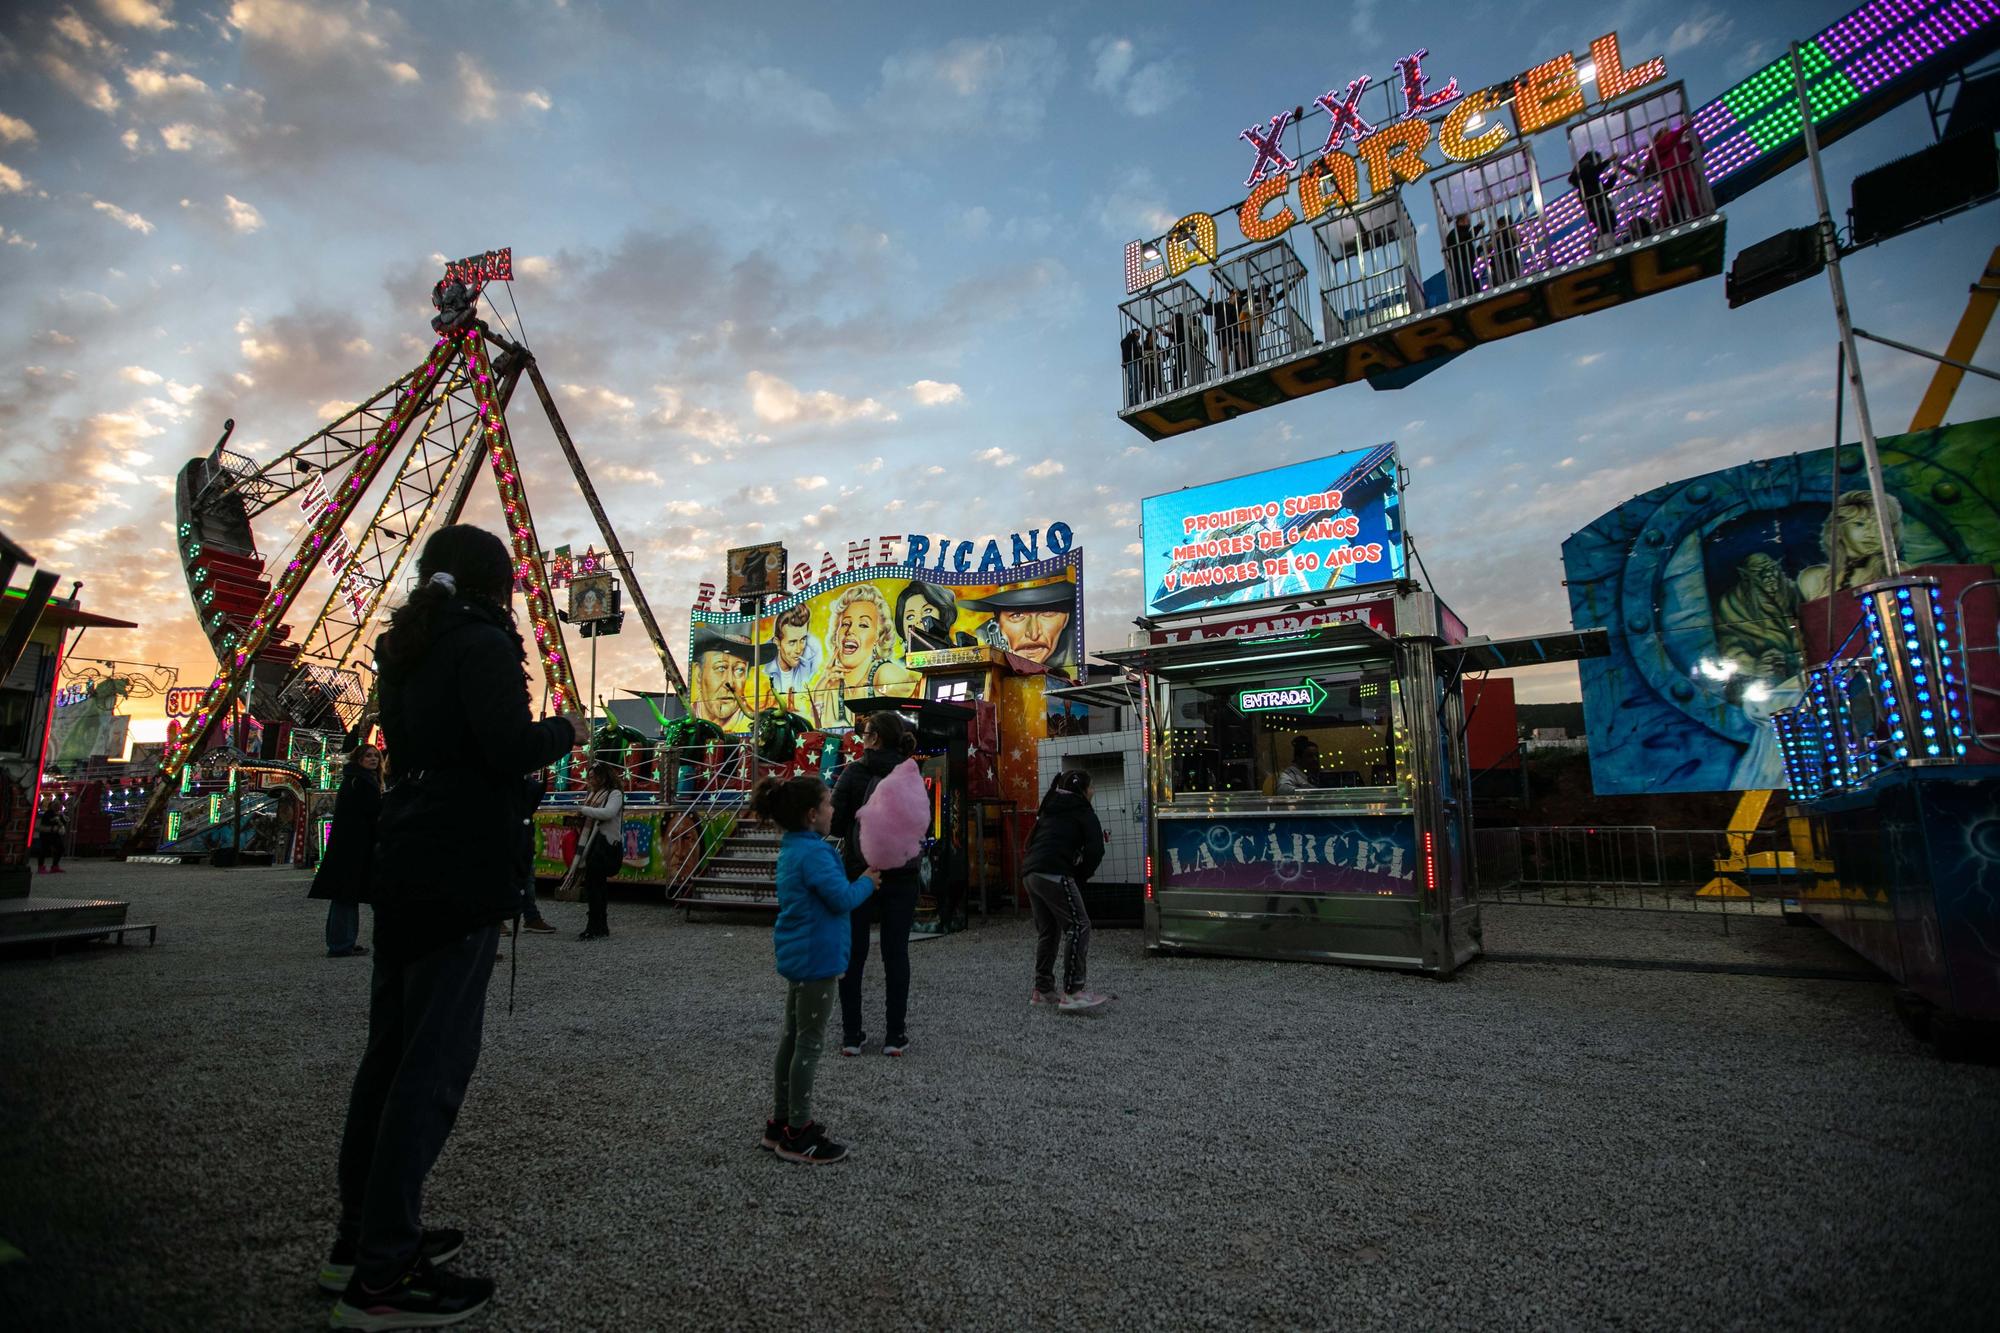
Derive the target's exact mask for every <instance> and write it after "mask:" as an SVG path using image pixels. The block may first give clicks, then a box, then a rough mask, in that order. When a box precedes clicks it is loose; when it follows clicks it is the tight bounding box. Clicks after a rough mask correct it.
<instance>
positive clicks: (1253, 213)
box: [1236, 171, 1299, 241]
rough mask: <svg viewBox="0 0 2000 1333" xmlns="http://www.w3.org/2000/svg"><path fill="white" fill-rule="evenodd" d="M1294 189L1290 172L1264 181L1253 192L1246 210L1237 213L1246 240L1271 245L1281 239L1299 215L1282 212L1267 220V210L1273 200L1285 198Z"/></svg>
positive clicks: (1282, 209) (1244, 207)
mask: <svg viewBox="0 0 2000 1333" xmlns="http://www.w3.org/2000/svg"><path fill="white" fill-rule="evenodd" d="M1291 188H1292V178H1291V175H1290V173H1288V172H1283V171H1281V172H1279V173H1278V174H1277V175H1275V176H1273V177H1271V178H1270V179H1269V180H1266V181H1262V182H1260V183H1259V184H1258V186H1257V188H1256V189H1254V190H1252V191H1250V197H1249V198H1248V199H1245V200H1244V201H1243V207H1241V208H1239V209H1237V210H1236V225H1237V227H1238V228H1240V229H1241V230H1242V232H1243V236H1244V239H1246V240H1251V241H1268V240H1271V239H1273V238H1274V237H1278V236H1282V235H1284V234H1285V233H1286V232H1287V231H1289V230H1290V229H1291V226H1292V224H1293V223H1295V222H1297V221H1298V220H1299V219H1298V215H1297V214H1295V213H1293V212H1292V210H1291V208H1290V207H1285V208H1281V209H1279V210H1278V212H1277V214H1276V216H1274V217H1269V218H1267V217H1265V216H1264V210H1265V209H1266V208H1267V207H1269V206H1270V203H1271V201H1272V200H1273V199H1282V198H1284V197H1285V191H1287V190H1289V189H1291Z"/></svg>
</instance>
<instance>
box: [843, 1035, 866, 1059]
mask: <svg viewBox="0 0 2000 1333" xmlns="http://www.w3.org/2000/svg"><path fill="white" fill-rule="evenodd" d="M867 1044H868V1038H867V1037H862V1038H861V1039H860V1040H859V1041H848V1042H842V1043H841V1045H840V1053H841V1054H842V1055H859V1054H861V1048H862V1047H864V1046H866V1045H867Z"/></svg>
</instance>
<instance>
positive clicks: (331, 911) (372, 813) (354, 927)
mask: <svg viewBox="0 0 2000 1333" xmlns="http://www.w3.org/2000/svg"><path fill="white" fill-rule="evenodd" d="M381 810H382V752H381V751H380V750H378V749H376V748H375V747H374V746H372V745H357V746H355V747H354V749H353V750H351V751H349V752H348V756H347V767H346V769H345V770H344V771H343V772H342V773H341V775H340V791H339V794H337V795H336V796H335V797H334V798H333V828H332V831H331V832H330V833H329V834H328V835H327V844H326V848H325V850H324V851H322V853H321V854H320V858H319V870H318V871H317V872H316V873H315V874H314V875H313V882H312V892H311V893H310V894H308V895H307V896H308V897H312V898H324V899H328V900H329V901H328V902H327V905H326V956H327V957H328V958H359V957H361V956H362V955H364V954H366V953H367V952H368V950H367V949H366V948H364V947H363V946H361V945H360V944H358V943H356V941H357V940H358V939H359V938H360V935H361V904H363V903H365V902H367V901H368V899H369V896H370V894H369V876H370V874H371V873H372V871H373V869H374V864H375V820H376V817H377V816H378V815H379V814H380V813H381Z"/></svg>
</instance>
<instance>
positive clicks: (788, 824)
mask: <svg viewBox="0 0 2000 1333" xmlns="http://www.w3.org/2000/svg"><path fill="white" fill-rule="evenodd" d="M825 799H826V784H825V783H824V782H821V781H820V780H819V779H818V778H816V777H813V776H812V775H810V774H807V775H805V776H803V777H796V778H781V777H778V776H776V775H775V774H772V775H769V776H766V777H762V778H759V779H757V785H756V786H755V787H753V788H752V789H751V791H750V812H751V813H752V814H754V815H756V816H757V817H758V818H760V819H768V820H770V821H771V822H772V823H773V824H776V825H777V826H778V827H779V828H782V829H784V830H786V831H787V832H791V833H796V832H798V831H799V830H800V829H802V828H804V827H805V826H806V819H807V817H809V816H810V815H811V814H812V812H813V811H815V810H817V809H819V806H820V802H821V801H824V800H825Z"/></svg>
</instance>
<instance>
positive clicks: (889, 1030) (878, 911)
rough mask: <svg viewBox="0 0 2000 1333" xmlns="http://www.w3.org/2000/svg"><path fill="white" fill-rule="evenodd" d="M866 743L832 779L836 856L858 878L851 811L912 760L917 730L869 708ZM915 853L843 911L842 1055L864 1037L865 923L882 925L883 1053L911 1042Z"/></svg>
mask: <svg viewBox="0 0 2000 1333" xmlns="http://www.w3.org/2000/svg"><path fill="white" fill-rule="evenodd" d="M861 734H862V736H863V737H864V739H865V741H866V743H867V747H868V748H866V749H865V750H863V751H862V752H861V757H860V758H859V759H856V760H854V761H853V762H852V763H850V764H848V765H847V767H846V768H843V769H841V770H840V777H839V778H838V779H836V780H835V782H834V784H833V836H834V837H836V838H844V839H846V841H845V842H844V843H843V844H842V849H841V856H842V859H843V860H845V861H846V863H847V877H848V878H849V879H857V878H859V877H860V876H861V875H862V874H863V873H864V872H866V871H867V870H868V865H867V862H866V861H865V860H864V859H863V858H862V855H861V836H860V829H859V827H858V825H857V824H856V823H855V816H856V815H857V814H859V813H860V811H861V807H862V806H864V805H866V804H868V797H869V796H870V795H871V794H873V792H874V790H875V784H876V783H878V782H880V781H881V780H882V779H883V778H886V777H888V776H889V774H890V773H892V772H894V771H895V769H896V766H897V765H898V764H909V763H914V762H916V761H915V760H914V759H912V758H911V757H910V756H912V755H914V754H915V753H916V752H917V736H916V733H915V732H913V731H911V730H910V726H909V724H908V723H907V722H905V721H903V719H902V718H901V717H900V716H898V715H897V714H895V713H891V712H881V713H870V714H869V715H868V716H867V718H866V719H864V720H863V721H862V724H861ZM922 860H923V858H922V857H921V856H918V857H915V858H913V859H912V860H911V861H910V863H909V864H908V865H906V866H898V867H896V868H895V869H893V870H886V871H884V872H883V874H882V877H881V879H880V880H879V881H878V886H877V888H876V890H875V892H874V894H873V895H872V896H871V897H870V898H869V899H868V901H867V902H865V903H863V904H861V906H859V907H857V908H855V909H854V911H853V912H852V913H850V914H849V915H848V924H849V927H850V928H851V929H852V930H853V932H854V934H853V936H852V938H851V942H850V943H851V947H850V949H849V951H848V955H847V975H846V976H843V977H842V978H841V979H840V1019H841V1024H842V1027H843V1035H842V1037H841V1041H840V1053H841V1054H842V1055H859V1054H861V1051H862V1048H863V1046H865V1045H866V1044H867V1041H868V1036H867V1034H866V1033H864V1032H863V1031H862V1030H861V973H862V970H863V968H864V967H866V965H867V963H868V927H869V926H870V925H871V924H874V923H880V925H881V927H882V977H883V980H884V981H885V982H886V983H887V989H888V992H889V994H888V1014H887V1017H886V1021H885V1025H884V1027H883V1036H882V1054H884V1055H901V1054H902V1053H903V1052H904V1051H905V1050H907V1049H908V1048H909V1045H910V1035H909V1032H908V1031H907V1027H908V1022H907V1019H908V1014H909V1008H910V927H911V926H913V925H915V924H916V920H917V894H918V892H919V891H920V890H921V889H922V888H923V876H922V875H921V874H920V873H919V865H920V863H921V861H922Z"/></svg>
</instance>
